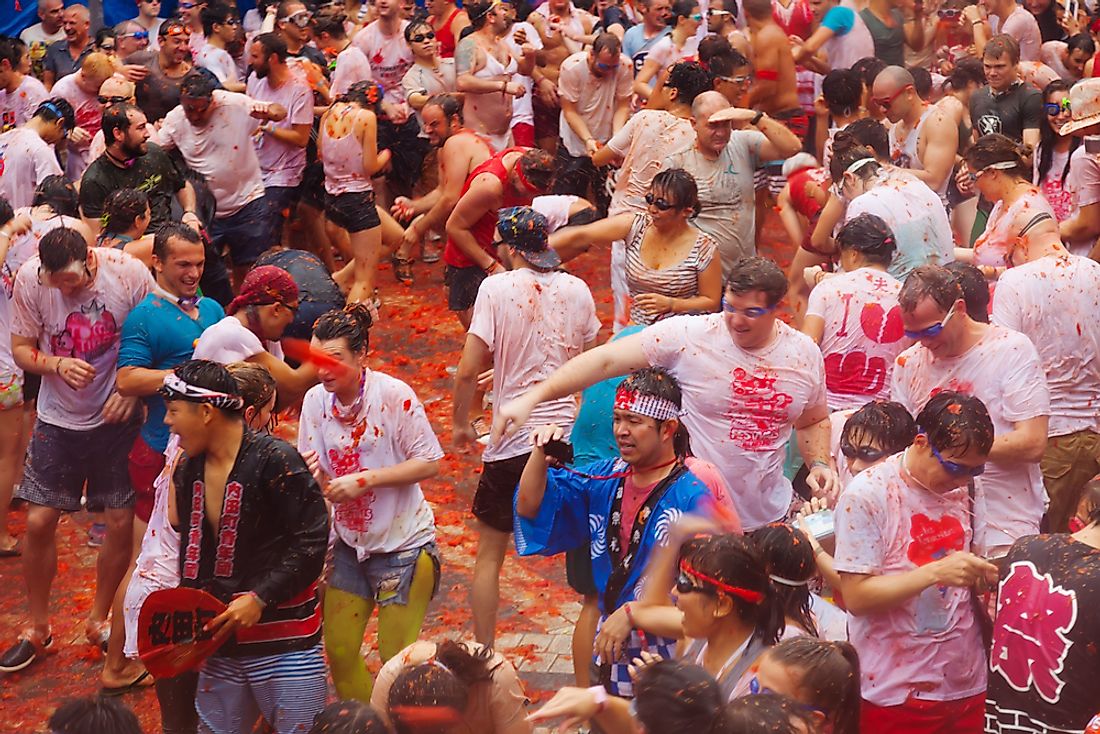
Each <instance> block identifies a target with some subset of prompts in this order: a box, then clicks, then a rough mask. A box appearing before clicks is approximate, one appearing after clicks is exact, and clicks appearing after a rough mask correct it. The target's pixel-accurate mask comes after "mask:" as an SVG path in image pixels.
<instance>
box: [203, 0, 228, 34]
mask: <svg viewBox="0 0 1100 734" xmlns="http://www.w3.org/2000/svg"><path fill="white" fill-rule="evenodd" d="M236 17H237V11H235V10H234V9H233V8H231V7H229V6H228V5H226V4H225V3H221V2H215V3H210V4H209V5H204V6H203V8H202V10H200V11H199V21H200V22H201V23H202V32H203V33H204V34H206V35H207V36H209V35H211V34H212V33H213V32H214V26H215V25H221V24H223V23H225V21H227V20H229V19H230V18H236Z"/></svg>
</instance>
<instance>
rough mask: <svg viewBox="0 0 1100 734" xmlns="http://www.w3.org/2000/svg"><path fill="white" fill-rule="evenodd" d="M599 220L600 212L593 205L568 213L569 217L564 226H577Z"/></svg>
mask: <svg viewBox="0 0 1100 734" xmlns="http://www.w3.org/2000/svg"><path fill="white" fill-rule="evenodd" d="M599 220H600V212H599V210H597V209H596V207H594V206H590V207H587V208H585V209H581V210H580V211H578V212H576V213H574V214H570V215H569V219H567V220H566V221H565V226H566V227H579V226H580V225H582V224H592V222H596V221H599Z"/></svg>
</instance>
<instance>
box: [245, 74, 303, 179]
mask: <svg viewBox="0 0 1100 734" xmlns="http://www.w3.org/2000/svg"><path fill="white" fill-rule="evenodd" d="M248 96H249V97H251V98H252V99H256V100H259V101H260V102H267V103H268V104H279V105H282V106H283V109H285V110H286V117H285V118H284V119H282V120H280V121H279V122H272V123H269V124H270V125H272V126H273V127H275V128H279V129H283V130H289V129H290V128H291V126H292V125H312V124H313V92H311V91H310V89H309V85H308V84H305V83H304V82H301V81H298V78H297V77H295V76H293V75H291V77H290V79H289V80H288V81H287V82H286V83H285V84H283V85H282V86H281V87H277V88H276V87H273V86H271V77H267V78H266V79H260V78H259V77H257V76H256V75H255V74H253V75H251V76H250V77H248ZM256 157H257V159H258V160H259V161H260V173H261V175H262V176H263V180H264V186H297V185H298V184H300V183H301V182H302V171H304V170H305V168H306V149H305V148H300V147H298V146H296V145H290V144H289V143H284V142H283V141H281V140H276V139H275V136H274V135H271V134H270V133H269V134H265V135H262V136H261V137H260V142H259V144H258V145H257V146H256Z"/></svg>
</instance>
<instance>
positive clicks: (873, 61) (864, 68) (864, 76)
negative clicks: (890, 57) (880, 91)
mask: <svg viewBox="0 0 1100 734" xmlns="http://www.w3.org/2000/svg"><path fill="white" fill-rule="evenodd" d="M887 66H889V64H887V63H886V62H885V61H883V60H882V59H880V58H878V57H877V56H865V57H864V58H862V59H860V60H859V61H857V62H856V63H854V64H852V71H854V72H855V73H857V74H859V78H860V79H861V80H862V81H863V86H865V87H867V88H868V89H870V88H871V87H872V86H873V85H874V83H875V77H877V76H878V75H879V73H881V72H882V70H883V69H885V68H886V67H887Z"/></svg>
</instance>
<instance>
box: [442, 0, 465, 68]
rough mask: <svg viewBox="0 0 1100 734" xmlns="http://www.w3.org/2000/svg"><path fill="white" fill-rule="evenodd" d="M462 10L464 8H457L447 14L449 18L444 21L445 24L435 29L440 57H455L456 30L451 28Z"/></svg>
mask: <svg viewBox="0 0 1100 734" xmlns="http://www.w3.org/2000/svg"><path fill="white" fill-rule="evenodd" d="M461 12H462V8H455V11H454V12H453V13H451V14H450V15H448V16H447V20H445V21H443V25H441V26H440V27H438V28H436V29H435V40H436V41H438V42H439V57H440V58H443V59H453V58H454V55H455V46H456V45H457V43H458V42H457V41H456V40H455V34H454V31H452V30H451V23H453V22H454V20H455V18H457V17H458V14H459V13H461Z"/></svg>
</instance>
